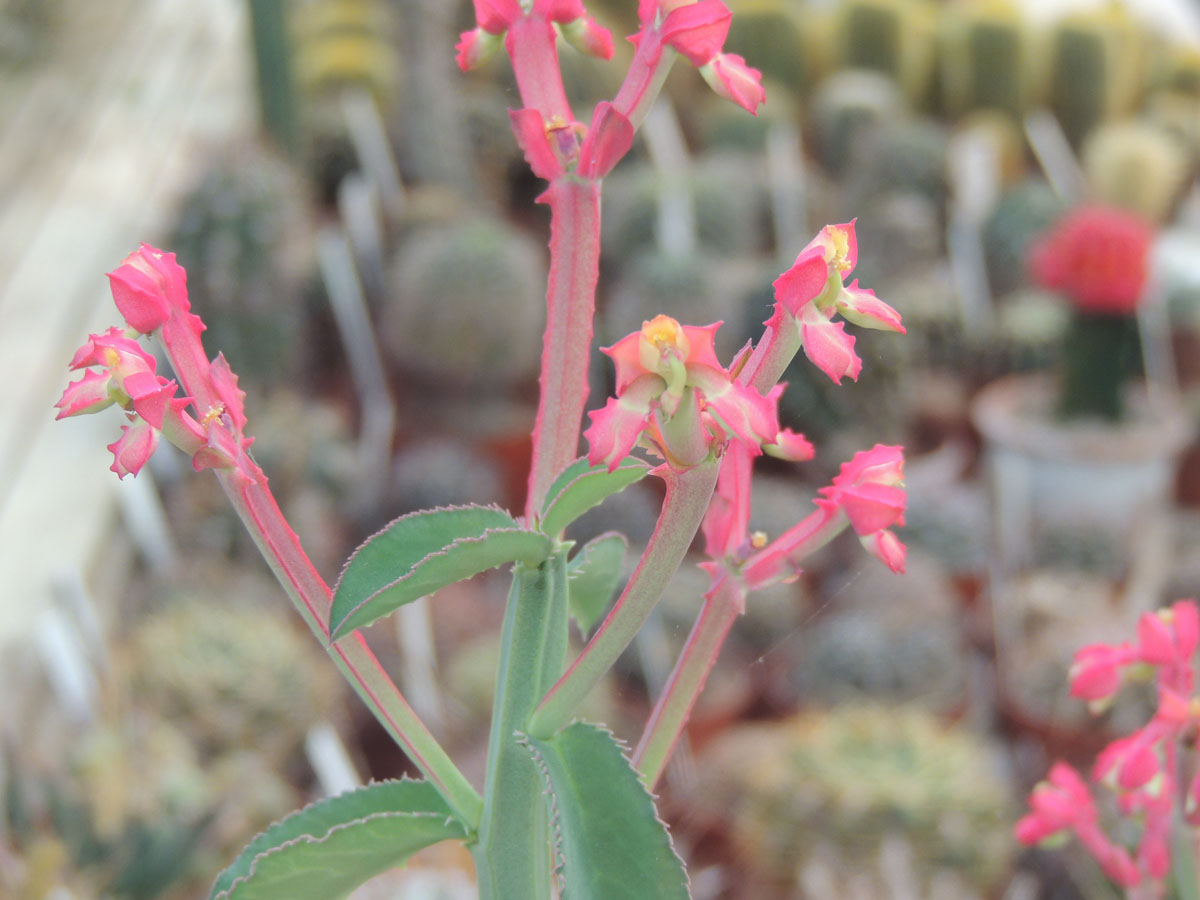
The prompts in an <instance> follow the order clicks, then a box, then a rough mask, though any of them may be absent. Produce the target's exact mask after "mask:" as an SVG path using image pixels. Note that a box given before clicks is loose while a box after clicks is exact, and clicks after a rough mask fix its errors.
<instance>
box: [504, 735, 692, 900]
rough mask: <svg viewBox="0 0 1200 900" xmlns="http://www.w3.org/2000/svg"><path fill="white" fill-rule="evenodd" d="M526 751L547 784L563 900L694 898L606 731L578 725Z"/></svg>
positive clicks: (649, 804)
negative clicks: (528, 751)
mask: <svg viewBox="0 0 1200 900" xmlns="http://www.w3.org/2000/svg"><path fill="white" fill-rule="evenodd" d="M528 747H529V750H530V752H531V753H532V754H533V758H534V760H535V761H536V762H537V764H538V767H539V768H540V769H541V771H542V774H543V775H544V776H545V779H546V784H547V788H548V793H547V796H546V803H547V805H548V807H549V810H550V815H551V828H552V830H553V833H554V838H555V859H556V861H557V863H558V867H559V868H558V872H559V877H560V879H561V882H560V883H561V885H562V895H563V897H564V900H646V898H649V897H653V898H655V900H673V898H687V897H690V893H689V891H688V884H687V875H686V874H685V873H684V870H683V863H682V861H681V860H680V859H679V857H678V856H677V855H676V853H675V849H674V847H673V846H672V845H671V838H670V835H668V833H667V829H666V826H665V825H664V824H663V823H662V820H660V819H659V818H658V814H657V812H656V811H655V809H654V801H653V800H652V799H651V797H650V794H649V792H648V791H647V790H646V787H645V785H644V784H643V783H642V780H641V777H640V776H639V775H638V774H637V772H635V771H634V769H633V767H632V766H631V765H630V764H629V760H628V759H626V758H625V754H624V753H623V752H622V750H621V746H620V745H619V744H618V743H617V741H616V738H614V737H613V736H612V734H611V733H610V732H609V731H606V730H605V729H603V728H601V727H599V726H597V725H591V724H588V723H587V722H575V723H574V724H572V725H568V726H567V727H566V728H564V729H563V730H562V731H560V732H559V733H558V734H556V735H555V736H554V737H553V738H550V739H549V740H544V741H540V740H536V739H534V738H529V739H528Z"/></svg>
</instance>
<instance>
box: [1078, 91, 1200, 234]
mask: <svg viewBox="0 0 1200 900" xmlns="http://www.w3.org/2000/svg"><path fill="white" fill-rule="evenodd" d="M1197 113H1200V110H1197ZM1083 168H1084V171H1085V172H1086V174H1087V179H1088V185H1089V187H1090V188H1091V190H1092V194H1093V195H1094V197H1095V198H1096V199H1097V200H1099V201H1100V202H1101V203H1104V204H1106V205H1108V206H1119V207H1121V208H1122V209H1128V210H1130V211H1131V212H1136V213H1138V214H1140V215H1142V216H1144V217H1145V218H1147V219H1150V220H1151V221H1153V222H1157V223H1159V224H1160V225H1161V224H1166V223H1167V221H1168V220H1169V219H1170V217H1171V213H1172V212H1173V210H1174V208H1175V206H1176V204H1177V202H1178V201H1179V200H1180V199H1181V194H1182V193H1183V190H1184V187H1185V185H1186V183H1187V182H1188V180H1189V176H1190V175H1191V174H1192V173H1191V168H1192V167H1191V159H1189V153H1188V149H1187V148H1186V147H1185V145H1184V144H1183V143H1182V142H1181V141H1180V140H1179V138H1177V137H1175V136H1174V135H1172V134H1168V133H1167V132H1165V131H1164V130H1162V129H1161V128H1158V127H1156V126H1154V125H1147V124H1142V123H1140V122H1136V121H1126V122H1119V123H1114V124H1111V125H1102V126H1100V127H1099V128H1097V129H1096V130H1095V131H1093V132H1092V134H1091V135H1090V136H1089V137H1088V139H1087V142H1086V143H1085V144H1084V150H1083Z"/></svg>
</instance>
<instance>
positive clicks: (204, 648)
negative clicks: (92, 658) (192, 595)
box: [129, 599, 339, 760]
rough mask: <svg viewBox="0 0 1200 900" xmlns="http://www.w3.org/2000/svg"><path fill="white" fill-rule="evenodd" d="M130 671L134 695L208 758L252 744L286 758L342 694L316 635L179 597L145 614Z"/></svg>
mask: <svg viewBox="0 0 1200 900" xmlns="http://www.w3.org/2000/svg"><path fill="white" fill-rule="evenodd" d="M129 671H130V678H131V688H132V691H133V695H134V697H135V699H136V700H137V701H138V702H139V703H141V704H143V706H144V707H145V708H147V709H150V710H153V711H154V714H155V717H156V718H161V719H163V720H166V721H169V722H177V723H179V727H180V728H183V729H186V733H187V734H189V735H190V736H191V738H192V740H193V741H194V742H195V743H196V745H197V747H198V748H199V750H200V751H201V752H202V753H205V754H209V755H212V754H219V753H222V752H227V751H229V750H232V749H236V748H241V747H255V748H257V749H258V751H259V752H260V753H262V754H265V755H266V756H267V757H268V758H271V759H275V760H283V759H286V758H287V756H288V755H290V754H292V753H294V752H295V751H296V750H297V749H298V748H299V747H300V746H301V744H302V742H303V740H304V735H305V733H306V732H307V730H308V727H309V726H310V725H312V724H313V723H315V722H317V721H319V720H321V719H322V718H324V717H327V716H329V715H332V714H333V712H334V708H335V705H336V703H337V699H338V693H339V687H338V682H337V681H336V680H335V679H333V678H332V673H331V672H330V671H329V669H328V667H327V666H326V665H325V664H324V660H323V658H322V657H321V656H320V655H319V654H318V652H317V650H316V647H315V646H314V645H313V644H312V641H311V639H310V638H308V636H307V635H301V634H299V633H297V632H296V631H295V630H293V629H292V627H291V624H290V623H289V622H287V621H286V620H285V619H283V618H281V617H280V616H279V615H277V614H276V613H275V612H272V611H271V610H269V609H266V608H262V607H257V606H254V605H246V606H232V605H222V604H214V603H212V602H211V601H209V600H199V599H181V600H177V601H175V602H173V603H171V604H170V605H169V606H167V607H165V608H164V609H162V610H161V611H160V612H158V613H156V614H154V615H151V616H150V617H148V618H147V619H146V620H144V621H143V622H142V623H141V624H140V625H139V627H138V628H137V630H136V632H135V633H134V634H133V636H132V640H131V651H130V659H129ZM326 675H328V676H330V677H324V676H326Z"/></svg>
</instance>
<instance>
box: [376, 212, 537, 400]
mask: <svg viewBox="0 0 1200 900" xmlns="http://www.w3.org/2000/svg"><path fill="white" fill-rule="evenodd" d="M391 271H392V297H391V301H390V304H389V306H388V308H387V309H386V310H385V311H384V315H383V322H382V325H381V339H382V343H383V345H384V347H385V348H386V349H387V350H388V351H390V352H391V353H392V355H393V356H394V357H395V359H396V360H397V361H398V362H399V363H401V364H402V365H403V366H405V367H406V368H408V369H410V370H411V371H413V372H415V373H416V374H419V375H421V376H423V377H425V378H428V379H430V380H433V381H437V382H438V383H440V384H443V385H446V386H451V387H453V386H457V387H471V388H474V389H487V388H492V389H497V388H505V387H509V386H512V385H513V384H514V383H516V382H518V381H520V380H522V379H525V378H529V377H531V376H532V375H533V373H534V372H535V371H536V369H537V364H538V358H539V354H540V350H541V345H542V328H543V324H544V319H545V303H544V298H545V263H544V262H543V254H542V251H541V248H539V247H538V245H537V244H536V243H535V242H534V241H533V240H532V239H530V238H528V237H525V236H524V235H522V234H520V233H519V232H516V231H514V230H513V229H512V228H510V227H508V226H506V225H505V224H504V223H502V222H497V221H492V220H489V219H476V220H474V221H467V222H463V223H461V224H456V225H450V226H444V227H436V228H431V229H427V230H423V231H420V232H418V233H415V234H413V235H412V236H410V237H409V238H408V240H407V241H406V242H405V244H404V246H403V247H401V249H400V251H399V253H398V255H397V257H396V259H395V260H394V262H393V264H392V269H391Z"/></svg>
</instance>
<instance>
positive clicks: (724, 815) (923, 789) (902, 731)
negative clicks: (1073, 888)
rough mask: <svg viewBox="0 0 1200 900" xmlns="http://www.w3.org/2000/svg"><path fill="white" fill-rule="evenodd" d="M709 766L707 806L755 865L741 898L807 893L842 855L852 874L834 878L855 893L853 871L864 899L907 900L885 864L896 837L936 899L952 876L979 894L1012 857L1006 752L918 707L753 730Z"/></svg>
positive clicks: (711, 753) (718, 747)
mask: <svg viewBox="0 0 1200 900" xmlns="http://www.w3.org/2000/svg"><path fill="white" fill-rule="evenodd" d="M700 765H701V785H700V788H699V789H698V790H696V791H694V792H693V793H694V796H696V797H700V798H703V799H702V800H701V801H699V803H698V805H699V806H700V807H701V808H702V809H703V810H704V811H706V812H709V813H711V814H713V815H714V817H717V818H719V819H720V820H722V821H724V822H726V823H728V826H729V827H731V829H732V840H733V842H734V845H735V848H734V849H735V852H736V854H737V858H738V859H739V860H740V861H743V864H744V865H745V866H746V867H747V869H748V870H749V871H747V872H745V873H744V875H743V877H742V878H741V879H740V882H741V884H742V885H743V886H747V885H754V888H755V890H754V891H753V892H751V891H743V892H741V893H739V894H738V896H756V897H763V896H771V897H775V896H788V897H792V896H796V894H795V893H792V892H791V891H794V890H795V888H796V886H797V885H796V882H797V880H798V877H802V873H803V872H804V871H805V870H806V869H808V868H809V867H810V866H813V865H816V864H818V863H819V862H820V860H821V859H822V858H824V859H829V858H830V857H831V856H836V857H840V858H842V859H844V860H846V862H847V864H848V866H850V867H851V868H850V870H849V871H846V870H843V871H841V872H835V873H832V875H833V878H834V880H835V882H837V883H840V885H841V886H842V887H843V888H845V887H846V886H847V882H848V880H849V876H850V874H851V873H853V874H854V875H855V877H856V879H857V881H858V882H859V883H860V885H861V887H860V888H859V889H858V890H857V891H856V896H869V897H878V898H881V900H882V898H887V897H894V896H897V894H896V893H892V892H890V891H889V890H888V888H889V887H892V886H893V885H892V884H891V883H890V882H889V879H888V876H887V874H886V873H885V872H883V871H880V869H879V868H878V866H879V860H880V856H881V854H886V853H887V850H886V849H885V848H886V847H887V846H888V845H889V844H892V843H894V842H897V841H900V842H903V844H904V845H905V846H906V848H907V854H906V855H907V857H908V866H907V867H906V868H908V869H909V871H908V872H907V873H906V876H907V877H910V878H911V879H912V881H913V882H915V883H914V884H912V885H911V886H909V890H910V891H911V895H912V896H920V897H931V896H935V892H934V891H933V890H932V887H933V885H934V883H935V882H938V881H941V880H944V879H946V878H954V879H955V882H956V883H957V884H958V885H959V886H960V893H956V894H954V896H956V897H969V896H977V895H982V894H984V893H986V892H987V891H988V890H990V889H992V888H994V887H995V886H996V883H997V882H998V880H999V878H1000V876H1001V875H1002V874H1003V873H1004V871H1005V869H1006V867H1007V864H1008V861H1009V859H1010V857H1011V855H1012V850H1013V841H1012V838H1011V837H1010V836H1009V830H1010V828H1011V811H1010V807H1011V805H1012V800H1011V793H1010V789H1009V787H1008V785H1007V784H1006V783H1005V782H1004V780H1003V779H1002V778H1001V776H1000V774H999V771H998V764H997V760H996V759H995V750H994V749H993V748H992V747H990V746H989V745H987V744H985V743H984V742H983V741H981V739H980V738H978V737H976V736H975V735H973V734H972V733H970V732H968V731H966V730H965V729H962V728H955V727H952V726H946V725H945V724H943V723H942V722H941V721H940V720H938V719H937V718H935V717H934V716H932V715H929V714H926V713H922V712H919V711H916V710H913V709H905V708H896V707H885V706H862V707H856V706H843V707H840V708H838V709H835V710H831V711H829V712H814V713H809V714H806V715H801V716H797V717H795V718H792V719H789V720H786V721H783V722H779V723H776V724H772V725H756V726H745V727H742V728H740V729H736V730H733V731H731V732H729V733H728V734H727V735H726V736H724V737H722V738H721V739H719V740H718V741H717V742H716V743H715V744H714V745H713V746H712V747H711V748H710V749H709V750H708V751H707V752H706V753H705V755H704V756H703V757H702V758H701V761H700ZM872 870H873V871H872ZM867 885H870V888H869V890H867V891H866V892H864V891H863V889H862V888H866V887H867ZM772 888H773V889H774V890H775V891H778V892H779V893H771V892H770V891H771V889H772ZM900 895H901V896H907V895H909V893H908V891H905V892H904V893H903V894H900ZM802 896H807V894H803V895H802Z"/></svg>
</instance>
